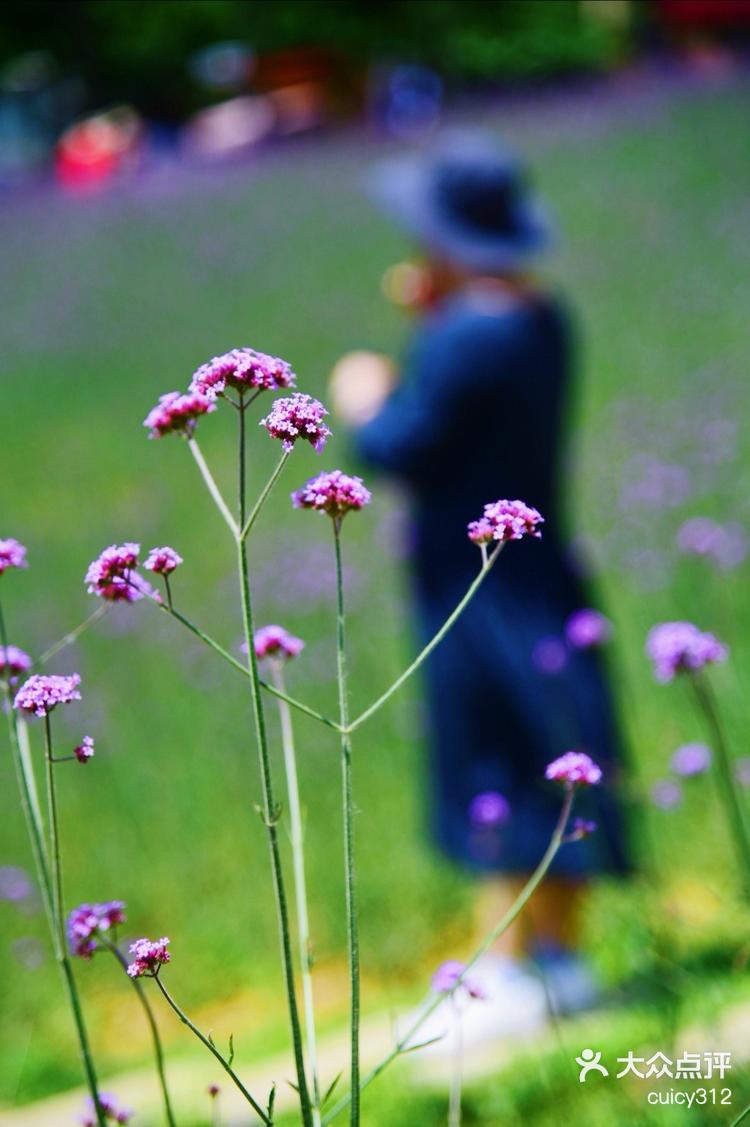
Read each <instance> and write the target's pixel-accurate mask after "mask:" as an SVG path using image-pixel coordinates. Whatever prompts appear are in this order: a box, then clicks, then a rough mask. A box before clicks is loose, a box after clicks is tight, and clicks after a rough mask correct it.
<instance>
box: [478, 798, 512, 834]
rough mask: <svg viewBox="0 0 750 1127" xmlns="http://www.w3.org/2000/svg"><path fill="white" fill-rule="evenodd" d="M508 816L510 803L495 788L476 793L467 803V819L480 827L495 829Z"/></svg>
mask: <svg viewBox="0 0 750 1127" xmlns="http://www.w3.org/2000/svg"><path fill="white" fill-rule="evenodd" d="M508 818H510V803H509V802H508V800H507V798H505V797H504V796H503V795H502V794H500V793H499V792H498V791H496V790H488V791H484V792H483V793H482V794H478V795H476V796H475V797H474V798H473V799H472V800H471V803H470V805H469V821H470V822H471V824H472V825H473V826H476V827H477V828H481V829H495V828H497V827H498V826H502V825H503V824H504V823H505V822H507V821H508Z"/></svg>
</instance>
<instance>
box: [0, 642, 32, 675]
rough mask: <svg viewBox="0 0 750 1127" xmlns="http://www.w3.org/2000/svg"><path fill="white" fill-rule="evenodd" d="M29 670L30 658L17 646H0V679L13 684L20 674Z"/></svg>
mask: <svg viewBox="0 0 750 1127" xmlns="http://www.w3.org/2000/svg"><path fill="white" fill-rule="evenodd" d="M30 669H31V658H30V657H29V655H28V654H27V653H25V652H24V651H23V650H20V649H19V648H18V646H8V647H7V649H6V648H5V646H0V679H2V680H3V681H8V682H10V684H13V682H14V681H15V680H17V678H18V677H19V676H20V675H21V674H22V673H28V671H29V670H30Z"/></svg>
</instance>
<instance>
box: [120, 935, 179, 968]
mask: <svg viewBox="0 0 750 1127" xmlns="http://www.w3.org/2000/svg"><path fill="white" fill-rule="evenodd" d="M168 946H169V940H168V939H167V937H166V935H163V936H162V938H161V939H136V941H135V943H131V944H130V947H129V951H130V954H131V955H133V956H134V958H133V961H132V963H130V965H129V966H128V974H129V975H130V977H131V978H141V977H142V976H143V975H151V976H153V975H155V974H158V973H159V968H160V967H162V966H164V964H165V963H168V962H169V961H170V959H171V955H170V954H169V951H168V950H167V947H168Z"/></svg>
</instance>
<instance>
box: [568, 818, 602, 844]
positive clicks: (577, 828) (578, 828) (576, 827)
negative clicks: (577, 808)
mask: <svg viewBox="0 0 750 1127" xmlns="http://www.w3.org/2000/svg"><path fill="white" fill-rule="evenodd" d="M598 828H599V826H598V823H597V822H591V821H589V820H588V819H586V818H574V819H573V823H572V825H571V827H570V831H569V833H568V840H569V841H582V840H583V839H584V838H585V837H591V835H592V834H595V833H596V831H597V830H598Z"/></svg>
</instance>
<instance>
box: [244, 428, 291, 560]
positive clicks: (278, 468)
mask: <svg viewBox="0 0 750 1127" xmlns="http://www.w3.org/2000/svg"><path fill="white" fill-rule="evenodd" d="M289 453H290V452H289V451H286V450H285V451H284V453H283V454H282V455H281V459H280V461H279V464H278V465H277V466H276V469H275V470H274V471H273V473H272V474H271V476H270V477H269V479H268V481H267V482H266V484H265V486H264V488H263V492H262V493H261V495H260V497H259V498H258V500H257V501H256V503H255V507H254V509H253V511H252V512H251V513H250V516H249V517H248V518H247V520H246V521H245V523H244V524H243V525H242V529H241V531H240V539H241V540H245V539H246V538H247V535H248V533H249V532H250V529H251V528H252V527H253V525H254V524H255V522H256V520H257V519H258V515H259V513H260V510H261V509H262V508H263V506H264V505H265V503H266V501H267V499H268V495H269V493H270V492H271V490H272V489H273V487H274V485H275V484H276V481H277V479H278V477H279V475H280V473H281V471H282V470H283V468H284V466H285V465H286V463H287V459H288V457H289Z"/></svg>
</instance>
